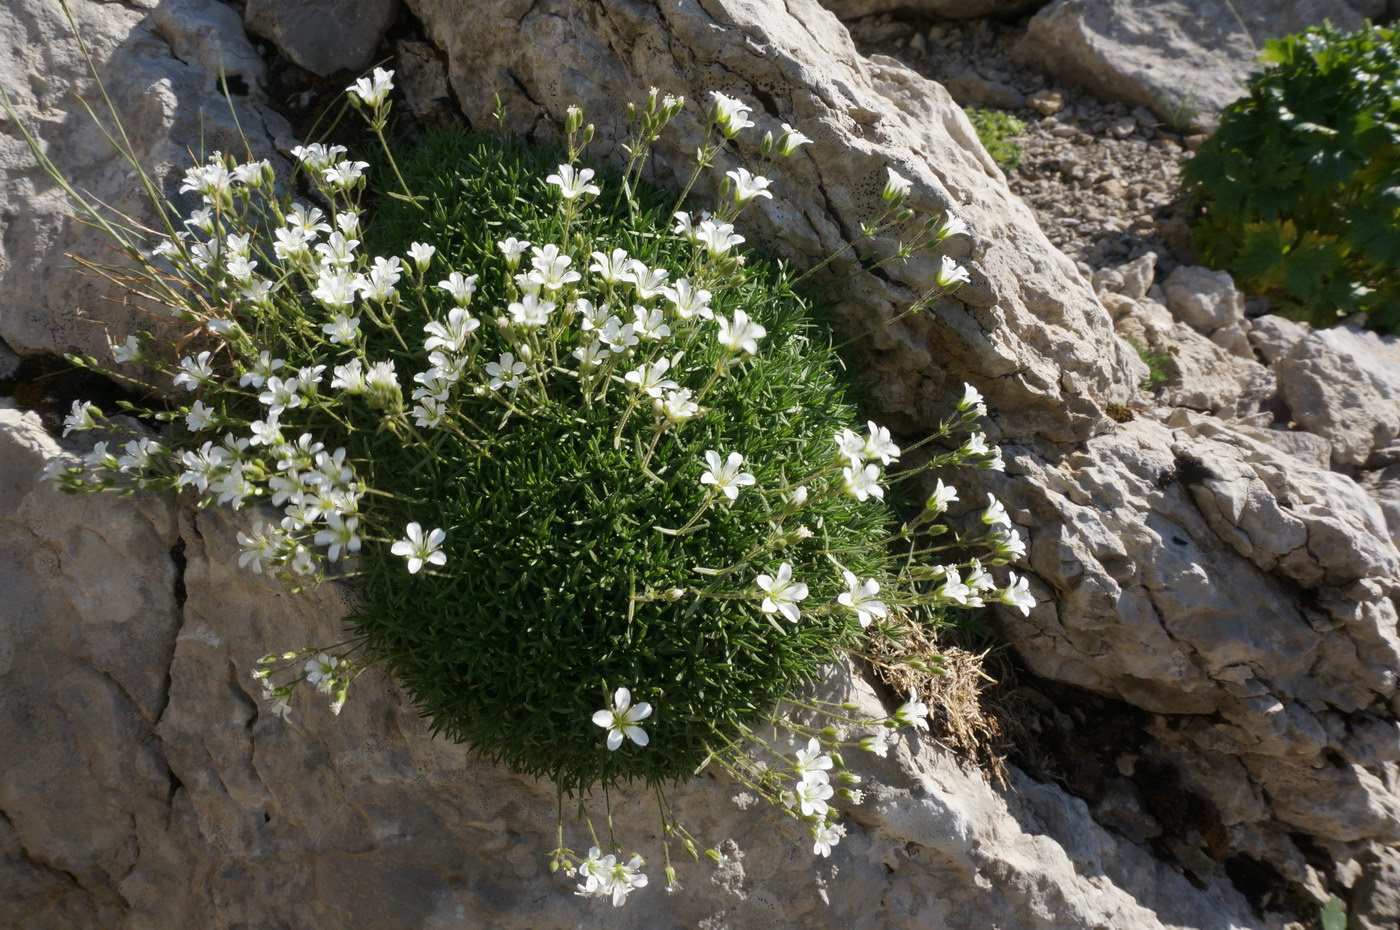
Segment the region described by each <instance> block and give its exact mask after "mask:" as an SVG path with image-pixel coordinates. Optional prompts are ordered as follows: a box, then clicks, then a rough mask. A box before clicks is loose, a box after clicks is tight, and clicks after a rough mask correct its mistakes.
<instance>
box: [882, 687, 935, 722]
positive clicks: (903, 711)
mask: <svg viewBox="0 0 1400 930" xmlns="http://www.w3.org/2000/svg"><path fill="white" fill-rule="evenodd" d="M891 717H892V719H893V720H894V724H895V726H899V727H916V728H918V729H920V730H927V729H928V705H927V704H925V703H924V702H923V701H921V700H919V689H918V688H910V689H909V700H907V701H905V702H904V703H903V704H901V705H899V706H898V707H897V708H895V711H894V713H893V714H892V715H891Z"/></svg>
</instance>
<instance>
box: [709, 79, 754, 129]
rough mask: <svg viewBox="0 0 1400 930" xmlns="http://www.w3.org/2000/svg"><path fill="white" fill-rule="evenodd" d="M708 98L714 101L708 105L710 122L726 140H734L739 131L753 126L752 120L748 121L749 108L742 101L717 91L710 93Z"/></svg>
mask: <svg viewBox="0 0 1400 930" xmlns="http://www.w3.org/2000/svg"><path fill="white" fill-rule="evenodd" d="M710 97H711V98H712V99H713V101H714V102H713V103H712V104H710V121H711V122H713V123H714V124H715V125H716V126H717V127H718V128H719V131H720V134H721V135H723V136H724V137H725V138H726V139H732V138H734V137H735V136H737V135H738V134H739V131H740V130H743V129H747V128H749V127H750V126H752V125H753V120H751V119H749V112H750V107H749V105H748V104H746V103H744V101H742V100H739V99H738V98H735V97H731V96H729V95H728V94H722V93H720V92H719V91H717V90H715V91H711V92H710Z"/></svg>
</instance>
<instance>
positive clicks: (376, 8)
mask: <svg viewBox="0 0 1400 930" xmlns="http://www.w3.org/2000/svg"><path fill="white" fill-rule="evenodd" d="M398 12H399V0H355V2H353V3H343V2H339V0H248V5H247V7H246V8H245V9H244V14H243V21H244V22H245V23H246V24H247V26H248V29H249V30H250V31H251V32H255V33H257V34H258V35H260V36H262V37H263V38H266V39H270V40H271V41H272V42H274V43H276V45H277V47H278V48H279V49H281V50H282V52H283V53H284V54H286V56H287V57H288V58H290V59H291V60H292V61H294V62H296V63H297V64H299V65H301V66H302V67H303V68H305V69H306V70H308V71H311V72H312V73H314V74H319V75H321V76H322V77H325V76H326V75H330V74H334V73H335V72H337V71H363V70H364V69H365V68H368V67H369V66H370V65H371V64H372V63H373V62H374V51H375V49H376V48H377V47H378V45H379V43H380V41H381V40H382V39H383V38H384V34H385V33H386V32H388V31H389V26H390V25H392V24H393V22H394V17H395V16H396V15H398Z"/></svg>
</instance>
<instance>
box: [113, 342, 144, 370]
mask: <svg viewBox="0 0 1400 930" xmlns="http://www.w3.org/2000/svg"><path fill="white" fill-rule="evenodd" d="M139 358H141V340H139V339H137V338H136V337H135V336H127V337H126V342H124V343H122V344H121V345H119V346H118V345H114V346H112V360H113V361H114V362H116V363H117V364H118V365H121V364H124V363H126V362H134V361H136V360H138V359H139Z"/></svg>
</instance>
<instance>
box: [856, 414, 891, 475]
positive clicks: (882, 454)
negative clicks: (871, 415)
mask: <svg viewBox="0 0 1400 930" xmlns="http://www.w3.org/2000/svg"><path fill="white" fill-rule="evenodd" d="M865 425H866V427H867V429H868V430H869V435H867V436H866V439H865V444H864V447H863V448H862V450H861V451H862V452H863V453H864V454H865V458H866V459H867V460H869V461H874V460H875V459H879V460H880V463H881V464H882V465H888V464H889V463H890V462H893V461H894V460H895V459H897V458H899V446H897V445H895V444H894V443H893V442H891V441H890V431H889V429H887V428H886V427H883V426H876V425H875V421H874V420H867V421H866V424H865Z"/></svg>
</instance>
